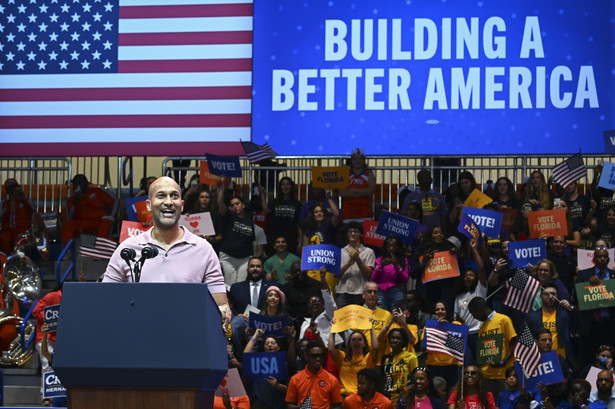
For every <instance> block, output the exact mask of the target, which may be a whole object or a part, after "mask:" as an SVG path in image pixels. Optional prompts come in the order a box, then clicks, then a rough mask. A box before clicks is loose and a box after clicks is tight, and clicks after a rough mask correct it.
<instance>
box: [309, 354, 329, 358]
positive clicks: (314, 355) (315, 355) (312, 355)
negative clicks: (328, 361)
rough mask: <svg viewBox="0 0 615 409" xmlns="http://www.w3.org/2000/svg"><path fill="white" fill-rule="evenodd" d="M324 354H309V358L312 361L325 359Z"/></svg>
mask: <svg viewBox="0 0 615 409" xmlns="http://www.w3.org/2000/svg"><path fill="white" fill-rule="evenodd" d="M325 356H326V354H310V358H312V359H318V358H320V359H325Z"/></svg>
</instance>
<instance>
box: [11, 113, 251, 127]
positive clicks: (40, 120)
mask: <svg viewBox="0 0 615 409" xmlns="http://www.w3.org/2000/svg"><path fill="white" fill-rule="evenodd" d="M250 116H251V115H250V114H211V115H100V116H99V115H78V116H66V115H58V116H5V117H3V118H2V128H4V129H21V128H31V129H44V128H156V127H163V128H170V127H173V128H190V127H249V126H250Z"/></svg>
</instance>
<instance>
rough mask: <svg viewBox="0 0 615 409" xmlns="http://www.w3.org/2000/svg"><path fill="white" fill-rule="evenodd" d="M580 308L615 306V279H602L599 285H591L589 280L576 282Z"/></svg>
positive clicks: (591, 308) (590, 308)
mask: <svg viewBox="0 0 615 409" xmlns="http://www.w3.org/2000/svg"><path fill="white" fill-rule="evenodd" d="M574 286H575V288H576V291H577V299H578V301H579V310H581V311H583V310H593V309H595V308H608V307H615V296H614V295H613V294H615V280H602V281H601V282H600V284H598V285H591V284H590V283H589V281H587V282H583V283H576V284H575V285H574Z"/></svg>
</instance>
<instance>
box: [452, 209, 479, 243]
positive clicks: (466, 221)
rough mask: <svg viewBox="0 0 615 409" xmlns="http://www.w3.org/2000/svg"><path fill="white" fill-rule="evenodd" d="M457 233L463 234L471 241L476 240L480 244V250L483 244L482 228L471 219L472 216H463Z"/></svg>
mask: <svg viewBox="0 0 615 409" xmlns="http://www.w3.org/2000/svg"><path fill="white" fill-rule="evenodd" d="M457 231H458V232H459V233H461V234H463V235H464V236H466V237H467V238H468V239H470V240H472V239H474V240H476V242H477V243H478V248H480V246H481V244H482V237H481V233H480V228H479V227H478V225H477V224H476V223H475V222H474V220H473V219H472V218H471V217H470V215H468V214H463V215H462V216H461V220H460V221H459V224H458V225H457Z"/></svg>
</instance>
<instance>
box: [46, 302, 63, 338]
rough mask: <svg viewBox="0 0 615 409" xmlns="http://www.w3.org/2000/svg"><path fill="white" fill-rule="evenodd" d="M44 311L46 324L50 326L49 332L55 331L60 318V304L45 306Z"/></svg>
mask: <svg viewBox="0 0 615 409" xmlns="http://www.w3.org/2000/svg"><path fill="white" fill-rule="evenodd" d="M43 313H44V317H43V318H44V319H45V324H47V327H48V328H49V331H47V332H54V331H55V330H56V329H57V328H58V320H59V319H60V304H56V305H50V306H48V307H45V309H44V310H43Z"/></svg>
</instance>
